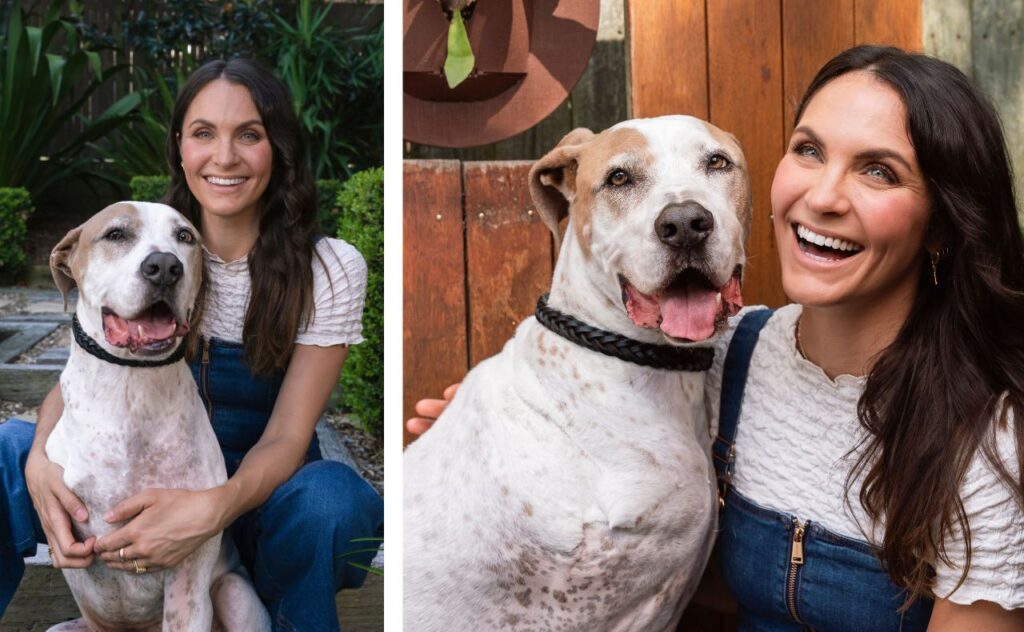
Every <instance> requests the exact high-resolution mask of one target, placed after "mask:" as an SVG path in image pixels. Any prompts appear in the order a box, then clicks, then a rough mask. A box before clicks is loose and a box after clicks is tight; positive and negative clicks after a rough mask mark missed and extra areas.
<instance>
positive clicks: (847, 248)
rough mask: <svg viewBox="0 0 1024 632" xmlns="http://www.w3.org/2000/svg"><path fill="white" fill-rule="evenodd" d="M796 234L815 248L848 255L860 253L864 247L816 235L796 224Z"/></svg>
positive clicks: (836, 238) (835, 238)
mask: <svg viewBox="0 0 1024 632" xmlns="http://www.w3.org/2000/svg"><path fill="white" fill-rule="evenodd" d="M796 234H797V236H798V237H800V239H803V240H804V241H806V242H809V243H812V244H814V245H815V246H821V247H824V248H831V249H833V250H840V251H843V252H850V253H855V252H860V251H861V250H864V246H861V245H859V244H855V243H853V242H850V241H846V240H844V239H839V238H838V237H825V236H824V235H819V234H818V233H816V232H814V231H812V230H811V229H809V228H805V227H804V226H801V225H800V224H797V226H796Z"/></svg>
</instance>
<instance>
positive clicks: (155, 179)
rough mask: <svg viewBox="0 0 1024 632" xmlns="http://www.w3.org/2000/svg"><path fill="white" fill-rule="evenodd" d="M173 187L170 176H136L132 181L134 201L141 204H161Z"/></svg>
mask: <svg viewBox="0 0 1024 632" xmlns="http://www.w3.org/2000/svg"><path fill="white" fill-rule="evenodd" d="M170 186H171V178H170V176H135V177H134V178H132V181H131V189H132V199H133V200H137V201H139V202H159V201H161V200H163V199H164V196H165V195H167V188H168V187H170Z"/></svg>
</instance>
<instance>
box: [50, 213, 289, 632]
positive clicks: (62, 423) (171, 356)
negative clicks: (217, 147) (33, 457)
mask: <svg viewBox="0 0 1024 632" xmlns="http://www.w3.org/2000/svg"><path fill="white" fill-rule="evenodd" d="M50 268H51V271H52V272H53V278H54V280H55V281H56V283H57V286H58V287H59V288H60V290H61V292H62V293H63V294H64V295H65V296H66V295H67V292H68V291H69V290H70V289H71V288H72V287H73V286H75V285H77V286H78V289H79V299H78V306H77V308H76V310H75V319H76V320H77V324H76V325H75V328H76V331H75V341H73V342H72V344H71V355H70V357H69V359H68V363H67V366H66V367H65V369H64V371H63V373H61V377H60V386H61V394H62V395H63V398H64V413H63V415H62V416H61V418H60V420H59V421H58V422H57V425H56V426H55V428H54V430H53V433H52V434H51V435H50V437H49V438H48V440H47V442H46V454H47V456H48V457H49V458H50V460H51V461H53V462H54V463H57V464H59V465H60V466H62V467H63V468H64V482H65V483H66V484H67V486H68V487H69V488H70V489H71V490H72V491H73V492H74V493H75V494H76V495H77V496H78V497H79V498H80V499H81V500H82V502H84V503H85V505H86V507H88V510H89V521H88V522H87V523H85V524H80V525H77V536H78V538H79V539H80V540H85V539H86V538H88V537H89V536H97V537H98V536H101V535H104V534H106V533H109V532H111V531H113V530H114V529H116V528H117V527H119V526H120V525H118V524H107V523H106V522H105V521H104V520H103V518H102V516H103V515H104V514H105V513H106V512H107V511H109V510H110V509H113V508H114V506H115V505H117V504H118V503H119V502H121V501H122V500H124V499H126V498H128V497H129V496H131V495H133V494H135V493H137V492H140V491H142V490H144V489H147V488H179V489H193V490H201V489H209V488H211V487H214V486H217V485H220V484H222V483H223V482H224V481H225V480H226V478H227V475H226V470H225V467H224V457H223V455H222V454H221V451H220V449H219V448H218V444H217V438H216V436H215V435H214V432H213V428H212V427H211V425H210V421H209V418H208V417H207V414H206V410H205V409H204V407H203V404H202V402H201V401H200V399H199V394H198V391H197V389H196V385H195V382H194V381H193V379H192V375H191V372H190V371H189V367H188V365H187V364H186V363H185V362H184V360H183V359H181V353H180V350H179V349H180V345H181V344H182V342H181V340H182V336H183V335H184V334H185V333H187V331H188V329H189V327H190V321H194V320H195V314H194V306H195V305H196V301H197V297H198V295H199V290H200V284H201V278H202V269H203V256H202V251H201V248H200V245H199V237H198V234H197V232H196V230H195V228H194V227H193V226H192V225H191V224H190V223H189V222H188V221H187V220H186V219H185V218H184V217H182V216H181V215H180V214H179V213H178V212H177V211H175V210H174V209H172V208H170V207H168V206H164V205H163V204H150V203H145V202H120V203H118V204H114V205H112V206H109V207H107V208H106V209H104V210H103V211H101V212H100V213H98V214H97V215H95V216H94V217H92V218H91V219H90V220H89V221H87V222H86V223H85V224H83V225H82V226H80V227H78V228H75V229H73V230H72V231H71V232H69V233H68V234H67V236H65V237H64V239H63V240H61V242H60V243H59V244H58V245H57V247H56V248H55V249H54V250H53V253H52V254H51V256H50ZM193 324H194V323H193ZM64 577H65V578H66V579H67V582H68V585H69V586H70V588H71V592H72V593H73V595H74V597H75V601H76V602H77V603H78V607H79V609H80V610H81V611H82V615H83V618H82V619H80V620H78V621H74V622H70V623H68V624H62V625H61V626H58V627H57V628H56V629H59V630H71V629H75V630H125V629H131V630H150V629H153V630H160V629H163V630H165V631H166V630H195V631H201V632H209V630H211V628H212V626H213V624H214V621H216V622H217V623H218V624H219V625H220V626H221V627H223V628H226V629H228V630H246V631H248V630H269V629H270V621H269V617H268V615H267V612H266V610H265V609H264V607H263V605H262V604H261V603H260V600H259V598H258V597H257V596H256V592H255V590H254V589H253V587H252V585H251V584H250V583H249V581H248V580H247V578H246V575H245V570H244V568H243V567H241V566H240V564H238V562H237V553H235V552H234V549H233V547H225V549H224V550H223V551H222V549H221V537H220V536H215V537H213V538H211V539H210V540H208V541H207V542H206V543H204V544H203V545H202V546H200V547H199V548H198V549H197V550H196V551H195V552H194V553H192V554H191V555H190V556H188V557H187V558H185V560H184V561H183V562H182V563H181V564H180V565H179V566H177V567H176V568H171V569H166V570H157V571H151V572H145V569H144V568H142V567H138V566H136V572H135V573H126V572H124V571H120V570H111V569H109V568H108V567H107V566H106V565H105V564H104V563H103V562H102V561H100V560H99V559H97V560H96V561H95V562H94V563H93V564H92V566H90V567H89V568H87V569H65V570H64ZM215 609H216V617H215Z"/></svg>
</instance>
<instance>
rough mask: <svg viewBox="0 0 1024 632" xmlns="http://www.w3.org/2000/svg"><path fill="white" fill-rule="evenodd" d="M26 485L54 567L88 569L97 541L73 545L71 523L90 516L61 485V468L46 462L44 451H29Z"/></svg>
mask: <svg viewBox="0 0 1024 632" xmlns="http://www.w3.org/2000/svg"><path fill="white" fill-rule="evenodd" d="M25 482H26V484H27V485H28V493H29V495H30V496H31V497H32V504H33V505H35V508H36V513H37V514H39V522H40V523H41V524H42V526H43V531H44V532H45V533H46V541H47V542H48V543H49V544H50V558H51V560H52V561H53V565H54V567H56V568H88V567H89V566H90V565H91V564H92V558H93V545H94V543H95V542H96V538H95V537H90V538H88V539H87V540H86V541H85V542H76V541H75V536H74V534H73V533H72V531H71V519H72V517H73V518H74V519H75V520H76V521H77V522H85V521H86V520H88V519H89V512H88V511H87V510H86V508H85V504H83V503H82V501H81V500H79V498H78V496H75V494H74V493H73V492H72V491H71V490H70V489H68V487H67V485H65V484H64V468H62V467H61V466H59V465H57V464H56V463H54V462H53V461H51V460H50V459H48V458H46V454H45V453H44V452H43V451H41V450H32V451H31V452H29V454H28V458H27V459H26V460H25Z"/></svg>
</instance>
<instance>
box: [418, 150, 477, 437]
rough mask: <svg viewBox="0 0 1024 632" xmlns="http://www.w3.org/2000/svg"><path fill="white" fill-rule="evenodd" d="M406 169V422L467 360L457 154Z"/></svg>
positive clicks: (457, 377) (460, 371) (458, 376)
mask: <svg viewBox="0 0 1024 632" xmlns="http://www.w3.org/2000/svg"><path fill="white" fill-rule="evenodd" d="M403 174H404V185H405V190H404V198H405V209H404V212H403V216H404V217H403V219H404V221H403V226H402V235H403V241H404V252H403V253H402V264H403V272H402V281H403V288H404V292H403V300H402V309H403V314H404V321H403V323H402V338H403V343H404V345H405V358H404V363H403V375H404V379H405V388H404V391H405V392H404V394H403V395H404V408H403V417H402V418H403V420H404V419H408V418H409V417H411V416H412V415H413V406H414V404H415V403H416V400H418V399H421V398H423V397H438V396H440V394H441V393H442V391H443V390H444V388H445V387H446V386H448V385H449V384H452V383H454V382H457V381H459V380H461V379H462V377H463V376H464V375H465V374H466V370H467V369H468V367H469V364H468V362H467V348H466V293H465V266H464V263H463V254H464V252H465V246H464V243H463V215H462V173H461V167H460V165H459V163H458V162H457V161H454V160H446V161H415V160H412V161H406V162H405V164H404V168H403ZM404 438H405V443H408V442H409V441H411V440H412V439H413V438H414V437H412V436H411V435H409V434H408V433H406V434H405V435H404Z"/></svg>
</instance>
